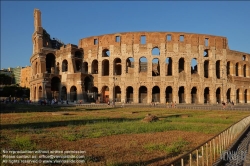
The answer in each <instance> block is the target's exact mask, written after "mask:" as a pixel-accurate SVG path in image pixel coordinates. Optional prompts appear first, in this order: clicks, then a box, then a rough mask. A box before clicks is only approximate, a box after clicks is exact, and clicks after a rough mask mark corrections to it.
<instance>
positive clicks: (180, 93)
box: [178, 86, 185, 103]
mask: <svg viewBox="0 0 250 166" xmlns="http://www.w3.org/2000/svg"><path fill="white" fill-rule="evenodd" d="M184 93H185V89H184V86H181V87H179V91H178V97H179V103H185V97H184Z"/></svg>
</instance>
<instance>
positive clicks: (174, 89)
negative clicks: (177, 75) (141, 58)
mask: <svg viewBox="0 0 250 166" xmlns="http://www.w3.org/2000/svg"><path fill="white" fill-rule="evenodd" d="M172 90H173V91H172V92H173V93H172V99H173V102H176V103H179V97H178V91H179V87H178V86H174V87H173V89H172Z"/></svg>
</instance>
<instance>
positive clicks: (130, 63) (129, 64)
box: [126, 57, 135, 74]
mask: <svg viewBox="0 0 250 166" xmlns="http://www.w3.org/2000/svg"><path fill="white" fill-rule="evenodd" d="M134 62H135V61H134V58H132V57H129V58H127V59H126V73H130V74H132V73H134Z"/></svg>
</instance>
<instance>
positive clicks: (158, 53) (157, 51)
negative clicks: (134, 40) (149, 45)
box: [152, 47, 160, 55]
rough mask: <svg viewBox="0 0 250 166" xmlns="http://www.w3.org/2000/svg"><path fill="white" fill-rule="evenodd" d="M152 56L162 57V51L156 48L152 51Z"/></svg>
mask: <svg viewBox="0 0 250 166" xmlns="http://www.w3.org/2000/svg"><path fill="white" fill-rule="evenodd" d="M152 55H160V49H159V48H158V47H154V48H153V49H152Z"/></svg>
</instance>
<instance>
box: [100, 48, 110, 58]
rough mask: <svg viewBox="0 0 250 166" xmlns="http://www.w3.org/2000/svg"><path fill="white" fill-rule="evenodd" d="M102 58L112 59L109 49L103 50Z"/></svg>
mask: <svg viewBox="0 0 250 166" xmlns="http://www.w3.org/2000/svg"><path fill="white" fill-rule="evenodd" d="M102 57H110V52H109V50H108V49H104V50H102Z"/></svg>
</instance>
